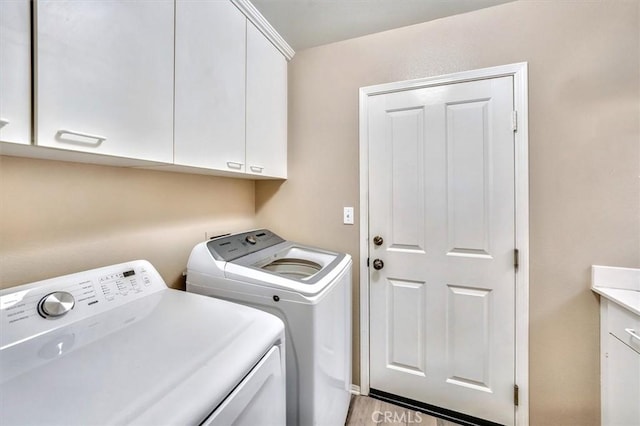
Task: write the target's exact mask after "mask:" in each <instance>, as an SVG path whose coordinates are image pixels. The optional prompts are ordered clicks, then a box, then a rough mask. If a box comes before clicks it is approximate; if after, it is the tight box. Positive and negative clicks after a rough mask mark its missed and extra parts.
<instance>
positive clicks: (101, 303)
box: [0, 260, 167, 348]
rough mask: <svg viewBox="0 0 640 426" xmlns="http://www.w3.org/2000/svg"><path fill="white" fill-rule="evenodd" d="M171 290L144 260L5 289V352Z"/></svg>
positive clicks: (1, 320)
mask: <svg viewBox="0 0 640 426" xmlns="http://www.w3.org/2000/svg"><path fill="white" fill-rule="evenodd" d="M166 288H167V286H166V284H165V283H164V281H163V280H162V277H160V274H158V272H157V271H156V270H155V268H154V267H153V266H151V264H150V263H149V262H147V261H144V260H140V261H133V262H127V263H122V264H119V265H113V266H107V267H104V268H98V269H94V270H91V271H86V272H80V273H76V274H71V275H65V276H62V277H57V278H51V279H48V280H44V281H38V282H36V283H32V284H25V285H21V286H18V287H12V288H8V289H5V290H2V291H0V329H1V330H2V333H0V348H1V347H5V346H6V345H10V344H12V343H15V342H18V341H21V340H23V339H25V338H27V337H29V336H34V335H39V334H42V333H45V332H47V331H50V330H53V329H55V328H59V327H61V326H64V325H68V324H70V323H73V322H75V321H80V320H82V319H85V318H88V317H91V316H93V315H97V314H100V313H102V312H105V311H107V310H110V309H114V308H116V307H119V306H121V305H124V304H126V303H129V302H131V301H133V300H136V299H138V298H140V297H143V296H145V295H148V294H151V293H154V292H157V291H160V290H164V289H166Z"/></svg>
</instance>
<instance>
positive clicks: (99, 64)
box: [35, 0, 174, 162]
mask: <svg viewBox="0 0 640 426" xmlns="http://www.w3.org/2000/svg"><path fill="white" fill-rule="evenodd" d="M35 5H36V10H35V12H36V22H37V27H36V29H37V35H36V37H37V44H36V46H37V51H36V126H37V131H36V135H37V139H36V143H37V144H38V145H41V146H47V147H54V148H62V149H69V150H76V151H84V152H92V153H98V154H106V155H115V156H121V157H128V158H138V159H144V160H152V161H161V162H172V161H173V43H174V31H173V28H174V22H173V18H174V3H173V1H172V0H154V1H152V2H149V1H140V2H138V1H127V0H96V1H64V0H39V1H38V2H37V3H35Z"/></svg>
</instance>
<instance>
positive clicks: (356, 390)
mask: <svg viewBox="0 0 640 426" xmlns="http://www.w3.org/2000/svg"><path fill="white" fill-rule="evenodd" d="M351 394H352V395H360V386H358V385H354V384H352V385H351Z"/></svg>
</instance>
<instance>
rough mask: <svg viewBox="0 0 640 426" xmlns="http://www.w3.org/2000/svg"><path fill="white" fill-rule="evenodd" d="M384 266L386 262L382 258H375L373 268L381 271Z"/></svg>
mask: <svg viewBox="0 0 640 426" xmlns="http://www.w3.org/2000/svg"><path fill="white" fill-rule="evenodd" d="M382 268H384V262H383V261H382V260H380V259H375V260H374V261H373V269H375V270H376V271H379V270H380V269H382Z"/></svg>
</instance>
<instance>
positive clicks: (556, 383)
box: [256, 0, 640, 425]
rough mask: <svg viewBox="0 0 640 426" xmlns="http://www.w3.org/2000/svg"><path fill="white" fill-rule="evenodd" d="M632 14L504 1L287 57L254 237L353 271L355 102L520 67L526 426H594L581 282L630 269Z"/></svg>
mask: <svg viewBox="0 0 640 426" xmlns="http://www.w3.org/2000/svg"><path fill="white" fill-rule="evenodd" d="M639 8H640V2H638V1H636V0H631V1H622V0H617V1H602V2H600V1H584V2H581V1H571V2H569V1H540V2H538V1H519V2H515V3H509V4H505V5H502V6H497V7H494V8H490V9H485V10H481V11H477V12H473V13H469V14H465V15H459V16H455V17H451V18H446V19H442V20H438V21H434V22H430V23H425V24H420V25H415V26H411V27H407V28H403V29H398V30H393V31H389V32H384V33H379V34H374V35H370V36H366V37H362V38H358V39H353V40H348V41H345V42H340V43H335V44H330V45H326V46H321V47H317V48H313V49H308V50H305V51H301V52H298V53H297V55H296V56H295V58H294V59H293V61H292V62H291V63H290V68H289V75H290V77H289V85H290V86H289V176H290V178H289V180H288V181H287V182H285V183H274V182H258V183H257V184H256V212H257V221H258V223H259V224H260V225H265V226H269V227H271V228H273V229H274V230H275V231H276V232H279V233H282V234H283V235H284V236H285V237H287V238H290V239H296V240H299V241H301V242H306V243H310V244H316V245H320V246H325V247H328V248H332V249H336V250H341V251H346V252H349V253H351V254H352V255H353V257H354V259H355V261H356V264H358V262H359V259H358V232H359V229H358V226H357V225H356V226H347V225H342V222H341V221H342V207H343V206H356V207H357V206H358V199H359V198H358V191H359V183H358V88H359V87H362V86H367V85H373V84H379V83H386V82H391V81H397V80H405V79H411V78H418V77H424V76H433V75H439V74H446V73H451V72H456V71H463V70H470V69H476V68H483V67H489V66H495V65H502V64H508V63H514V62H521V61H528V62H529V96H530V103H529V107H530V115H529V120H530V121H529V123H530V133H529V136H530V141H529V143H530V190H531V196H530V206H531V207H530V213H531V228H530V232H531V243H530V248H531V276H530V278H531V283H530V286H531V290H530V308H531V316H530V331H531V336H530V356H531V360H530V390H531V406H530V407H531V410H530V413H531V424H532V425H596V424H599V418H600V414H599V409H600V405H599V353H598V344H599V338H598V299H597V297H595V296H594V295H593V294H592V293H591V292H590V290H589V284H590V283H589V279H590V275H589V273H590V266H591V264H604V265H618V266H630V267H638V266H640V185H639V179H638V177H639V175H640V106H639V104H640V81H639V80H640V65H639V61H640V53H639V50H640V46H639V43H640V27H639V13H640V11H639ZM356 217H358V216H357V215H356ZM357 283H358V278H357V274H356V278H355V280H354V284H355V288H354V297H356V299H355V300H354V320H355V324H356V326H357V325H358V321H357V319H358V315H359V313H358V304H357V294H358V289H357V287H358V284H357ZM357 331H358V329H357V327H356V329H355V330H354V336H355V339H354V349H355V355H354V361H355V363H356V366H357V365H358V362H357V361H358V350H357V348H358V338H357V336H358V332H357ZM354 380H355V381H356V383H357V382H358V381H359V376H358V372H357V368H356V371H354Z"/></svg>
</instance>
